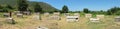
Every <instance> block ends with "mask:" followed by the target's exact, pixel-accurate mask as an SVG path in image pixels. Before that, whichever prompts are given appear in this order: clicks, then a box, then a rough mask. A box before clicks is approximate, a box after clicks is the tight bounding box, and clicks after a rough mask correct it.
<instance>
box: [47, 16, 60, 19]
mask: <svg viewBox="0 0 120 29" xmlns="http://www.w3.org/2000/svg"><path fill="white" fill-rule="evenodd" d="M49 20H61V18H60V16H58V15H52V16H49Z"/></svg>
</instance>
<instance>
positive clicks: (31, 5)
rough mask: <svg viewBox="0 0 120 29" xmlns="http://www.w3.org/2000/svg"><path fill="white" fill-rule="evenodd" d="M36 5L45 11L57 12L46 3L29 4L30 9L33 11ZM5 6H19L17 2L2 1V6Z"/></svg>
mask: <svg viewBox="0 0 120 29" xmlns="http://www.w3.org/2000/svg"><path fill="white" fill-rule="evenodd" d="M36 3H39V4H40V5H41V7H42V8H43V10H44V11H55V10H57V9H56V8H54V7H52V6H51V5H49V4H47V3H45V2H28V4H29V8H30V9H33V6H34V5H35V4H36ZM5 4H8V5H11V6H17V0H0V5H5ZM16 8H17V7H16Z"/></svg>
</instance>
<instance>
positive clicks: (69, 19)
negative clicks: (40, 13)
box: [66, 16, 79, 22]
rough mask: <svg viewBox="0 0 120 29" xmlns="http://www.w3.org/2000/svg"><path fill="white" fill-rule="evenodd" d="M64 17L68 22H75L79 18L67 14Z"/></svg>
mask: <svg viewBox="0 0 120 29" xmlns="http://www.w3.org/2000/svg"><path fill="white" fill-rule="evenodd" d="M66 19H67V21H68V22H76V21H78V20H79V16H67V17H66Z"/></svg>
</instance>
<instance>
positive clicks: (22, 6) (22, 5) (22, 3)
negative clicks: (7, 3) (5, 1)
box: [18, 0, 28, 11]
mask: <svg viewBox="0 0 120 29" xmlns="http://www.w3.org/2000/svg"><path fill="white" fill-rule="evenodd" d="M27 7H28V4H27V1H26V0H18V10H19V11H27Z"/></svg>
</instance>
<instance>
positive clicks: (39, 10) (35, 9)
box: [34, 3, 42, 12]
mask: <svg viewBox="0 0 120 29" xmlns="http://www.w3.org/2000/svg"><path fill="white" fill-rule="evenodd" d="M34 11H35V12H42V8H41V6H40V5H39V3H36V5H35V6H34Z"/></svg>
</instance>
